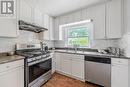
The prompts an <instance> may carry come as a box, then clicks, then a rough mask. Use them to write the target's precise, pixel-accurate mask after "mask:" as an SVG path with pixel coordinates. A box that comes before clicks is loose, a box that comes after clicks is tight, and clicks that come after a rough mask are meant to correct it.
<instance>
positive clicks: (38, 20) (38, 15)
mask: <svg viewBox="0 0 130 87" xmlns="http://www.w3.org/2000/svg"><path fill="white" fill-rule="evenodd" d="M34 23H35V24H36V25H39V26H41V27H44V23H43V14H42V12H40V11H39V10H38V9H34Z"/></svg>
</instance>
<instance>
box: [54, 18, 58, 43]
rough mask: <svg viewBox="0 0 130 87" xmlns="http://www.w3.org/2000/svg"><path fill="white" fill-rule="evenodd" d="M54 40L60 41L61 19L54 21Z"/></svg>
mask: <svg viewBox="0 0 130 87" xmlns="http://www.w3.org/2000/svg"><path fill="white" fill-rule="evenodd" d="M54 25H55V26H54V40H59V18H55V19H54Z"/></svg>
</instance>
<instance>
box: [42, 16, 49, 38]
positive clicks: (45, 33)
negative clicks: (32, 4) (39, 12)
mask: <svg viewBox="0 0 130 87" xmlns="http://www.w3.org/2000/svg"><path fill="white" fill-rule="evenodd" d="M43 21H44V22H43V23H44V28H46V29H48V30H47V31H44V40H50V36H49V35H50V34H49V31H50V27H49V26H50V24H49V23H50V17H49V16H48V15H46V14H44V16H43Z"/></svg>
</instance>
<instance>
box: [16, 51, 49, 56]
mask: <svg viewBox="0 0 130 87" xmlns="http://www.w3.org/2000/svg"><path fill="white" fill-rule="evenodd" d="M49 53H50V52H49V51H47V52H45V51H41V50H32V51H25V50H24V51H17V52H16V54H18V55H21V56H24V57H26V58H30V57H37V56H42V55H47V54H49Z"/></svg>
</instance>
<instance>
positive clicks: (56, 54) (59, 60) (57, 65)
mask: <svg viewBox="0 0 130 87" xmlns="http://www.w3.org/2000/svg"><path fill="white" fill-rule="evenodd" d="M61 57H62V53H55V58H56V71H61Z"/></svg>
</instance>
